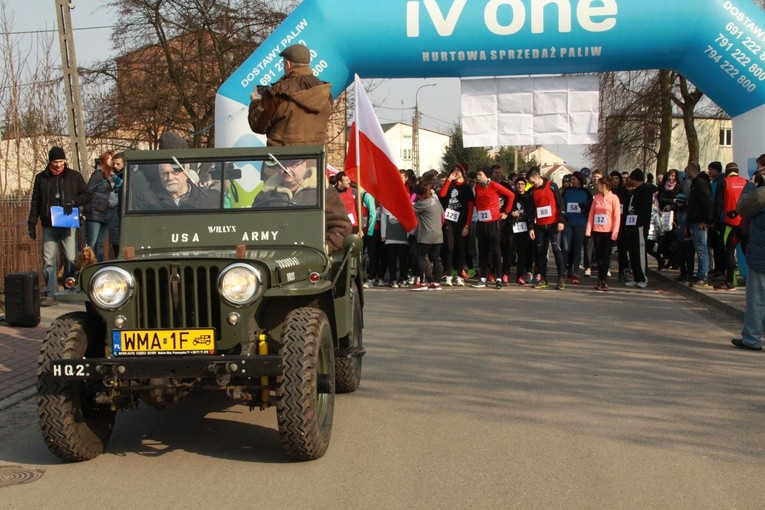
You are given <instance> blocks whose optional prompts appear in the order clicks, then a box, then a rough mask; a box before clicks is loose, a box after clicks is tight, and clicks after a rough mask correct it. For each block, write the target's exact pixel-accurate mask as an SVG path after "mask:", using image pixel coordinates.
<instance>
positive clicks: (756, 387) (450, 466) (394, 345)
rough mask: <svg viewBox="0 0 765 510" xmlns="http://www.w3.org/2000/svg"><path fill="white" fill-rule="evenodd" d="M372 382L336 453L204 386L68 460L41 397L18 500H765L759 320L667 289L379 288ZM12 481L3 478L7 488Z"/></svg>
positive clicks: (13, 501) (4, 454) (357, 398)
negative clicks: (55, 446) (47, 431)
mask: <svg viewBox="0 0 765 510" xmlns="http://www.w3.org/2000/svg"><path fill="white" fill-rule="evenodd" d="M366 296H367V306H366V309H365V316H366V329H365V333H364V339H365V344H366V347H367V350H368V354H367V357H366V358H365V361H364V371H363V380H362V385H361V388H360V389H359V391H358V392H357V393H355V394H351V395H340V396H338V397H337V399H336V407H335V418H334V429H333V433H332V442H331V445H330V448H329V450H328V452H327V454H326V455H325V456H324V457H323V458H322V459H320V460H318V461H314V462H307V463H293V462H289V461H287V460H285V458H284V456H283V455H282V452H281V449H280V446H279V439H278V433H277V431H276V418H275V411H274V410H268V411H265V412H260V411H252V412H250V411H249V410H248V409H247V408H246V407H244V406H230V405H229V403H228V401H226V400H225V399H223V398H221V399H220V400H218V399H216V398H213V397H212V396H211V395H200V396H196V397H193V398H190V399H188V400H186V401H184V402H182V403H181V404H179V405H178V406H176V407H174V408H172V409H171V410H168V411H156V410H153V409H150V408H147V407H145V406H142V407H140V408H139V409H138V410H136V411H131V412H127V413H122V414H119V415H118V416H117V426H116V429H115V433H114V435H113V437H112V441H111V443H110V444H109V447H108V452H107V453H106V454H104V455H102V456H100V457H98V458H97V459H95V460H93V461H90V462H85V463H80V464H69V465H65V464H62V463H60V462H59V461H58V460H57V459H56V458H54V457H53V456H52V455H51V454H49V453H48V451H47V449H46V447H45V445H44V444H43V441H42V439H41V436H40V432H39V430H38V427H37V422H36V417H35V407H34V401H33V400H27V401H25V402H22V403H21V404H19V405H18V406H16V407H13V408H10V409H8V410H6V411H3V412H2V413H0V467H1V466H3V465H5V466H8V465H17V466H21V468H20V469H22V468H23V469H25V470H28V471H32V472H36V474H37V475H38V476H39V475H41V476H40V478H39V479H38V480H36V481H34V482H30V483H26V484H19V485H13V486H9V487H5V488H0V501H2V506H3V507H4V508H24V509H27V508H57V507H61V506H67V507H68V506H77V507H81V508H117V507H119V508H123V509H126V508H127V509H129V508H209V507H216V508H235V507H240V506H246V507H259V508H269V509H275V508H343V509H344V508H396V509H398V508H439V509H441V508H460V509H463V508H524V509H525V508H694V509H695V508H753V509H754V508H756V509H760V508H763V507H765V485H763V484H762V483H761V482H760V479H759V478H760V476H761V475H762V472H763V468H765V385H763V363H765V357H764V356H763V355H762V354H759V353H750V352H743V351H738V350H735V349H733V348H732V347H731V346H730V345H729V340H730V338H731V337H732V336H733V335H734V334H735V332H736V330H737V328H739V327H740V326H739V325H738V324H737V323H736V322H735V321H733V320H731V319H729V318H728V317H727V316H725V315H722V314H718V315H710V314H709V313H708V312H707V311H705V310H704V309H703V308H699V306H700V305H698V304H696V303H693V302H690V301H687V300H686V298H683V297H680V296H676V295H672V294H669V293H662V292H656V291H640V290H632V289H630V290H615V291H611V292H609V293H607V294H602V293H596V292H593V291H589V290H587V289H586V288H584V287H583V288H572V287H569V288H567V289H566V290H565V291H562V292H561V291H556V290H553V289H547V290H542V291H540V290H532V289H528V290H521V289H517V288H514V289H511V290H510V289H505V290H502V291H497V290H494V289H480V290H479V289H460V290H444V291H442V292H435V291H428V292H425V293H414V292H410V291H404V290H400V291H395V290H388V289H384V290H381V289H373V290H371V291H369V292H367V293H366ZM2 476H3V475H2V474H1V473H0V481H2Z"/></svg>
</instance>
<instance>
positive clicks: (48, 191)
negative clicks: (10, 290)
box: [27, 147, 90, 306]
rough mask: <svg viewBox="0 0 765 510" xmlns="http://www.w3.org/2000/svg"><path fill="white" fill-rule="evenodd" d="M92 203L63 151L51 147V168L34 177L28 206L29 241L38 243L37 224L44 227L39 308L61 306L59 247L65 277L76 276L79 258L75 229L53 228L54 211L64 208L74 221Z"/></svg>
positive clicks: (81, 180) (78, 174)
mask: <svg viewBox="0 0 765 510" xmlns="http://www.w3.org/2000/svg"><path fill="white" fill-rule="evenodd" d="M88 202H90V191H89V190H88V186H87V184H85V179H83V177H82V174H81V173H80V172H78V171H77V170H75V169H73V168H69V166H68V165H67V164H66V153H65V152H64V149H62V148H61V147H52V148H51V149H50V151H49V152H48V165H47V166H46V167H45V169H43V170H42V171H41V172H39V173H38V174H37V175H35V180H34V184H33V186H32V198H31V200H30V203H29V217H28V218H27V226H28V229H27V230H28V232H29V237H31V238H32V240H36V239H37V221H38V219H39V221H40V223H41V224H42V259H43V260H42V262H43V276H44V278H45V296H44V297H43V299H42V300H40V306H54V305H57V304H58V300H57V299H56V292H57V291H58V247H59V243H61V247H62V251H63V253H62V255H63V261H64V277H68V276H72V275H73V274H74V269H75V267H74V263H75V259H76V258H77V239H76V237H75V236H76V229H75V228H71V227H55V226H53V216H52V211H51V207H61V208H63V213H64V216H69V217H71V216H72V214H73V209H74V208H75V207H82V206H84V205H85V204H87V203H88Z"/></svg>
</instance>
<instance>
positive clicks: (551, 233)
mask: <svg viewBox="0 0 765 510" xmlns="http://www.w3.org/2000/svg"><path fill="white" fill-rule="evenodd" d="M527 175H528V176H527V179H528V180H529V182H531V184H532V185H533V186H534V187H533V190H532V192H531V201H532V203H533V208H532V216H533V218H534V230H532V231H531V239H533V240H534V241H536V246H537V271H538V273H537V277H536V282H535V283H534V288H536V289H544V288H547V286H548V283H547V249H548V247H550V246H552V251H553V257H555V267H556V269H557V271H558V284H557V285H556V288H557V289H558V290H562V289H563V288H565V286H566V285H565V282H564V280H563V276H564V272H565V269H566V267H565V261H564V260H563V252H562V251H561V249H560V238H561V233H562V232H563V229H564V228H565V226H566V225H565V221H566V219H565V217H564V216H563V201H562V199H561V195H560V191H559V190H558V186H556V185H555V183H554V182H552V181H549V180H547V179H545V178H543V177H542V175H541V173H540V171H539V167H538V166H533V167H531V168H530V169H529V172H528V174H527Z"/></svg>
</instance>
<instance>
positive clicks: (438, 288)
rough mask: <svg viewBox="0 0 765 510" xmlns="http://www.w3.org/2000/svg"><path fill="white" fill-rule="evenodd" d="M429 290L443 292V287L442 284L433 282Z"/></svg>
mask: <svg viewBox="0 0 765 510" xmlns="http://www.w3.org/2000/svg"><path fill="white" fill-rule="evenodd" d="M428 289H430V290H441V289H443V287H441V284H440V283H436V282H432V283H431V284H430V285H428Z"/></svg>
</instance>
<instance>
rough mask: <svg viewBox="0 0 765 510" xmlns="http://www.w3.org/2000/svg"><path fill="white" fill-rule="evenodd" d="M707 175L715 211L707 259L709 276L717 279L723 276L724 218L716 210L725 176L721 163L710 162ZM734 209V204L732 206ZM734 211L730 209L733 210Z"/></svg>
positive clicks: (720, 212)
mask: <svg viewBox="0 0 765 510" xmlns="http://www.w3.org/2000/svg"><path fill="white" fill-rule="evenodd" d="M707 173H708V174H709V185H710V187H711V188H712V202H714V203H715V211H713V217H712V226H711V227H710V229H709V239H708V241H709V250H710V252H711V254H710V255H711V256H710V258H709V261H710V262H709V276H710V277H718V276H722V275H724V274H725V257H726V253H725V240H724V239H723V237H724V236H725V218H724V217H723V216H722V215H723V212H722V211H721V210H718V209H717V204H718V190H719V187H718V186H719V185H720V183H722V182H723V180H724V178H725V176H724V175H723V168H722V163H720V162H719V161H712V162H711V163H709V165H707ZM733 207H734V209H735V207H736V204H735V203H734V204H733ZM734 209H731V211H732V210H734Z"/></svg>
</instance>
